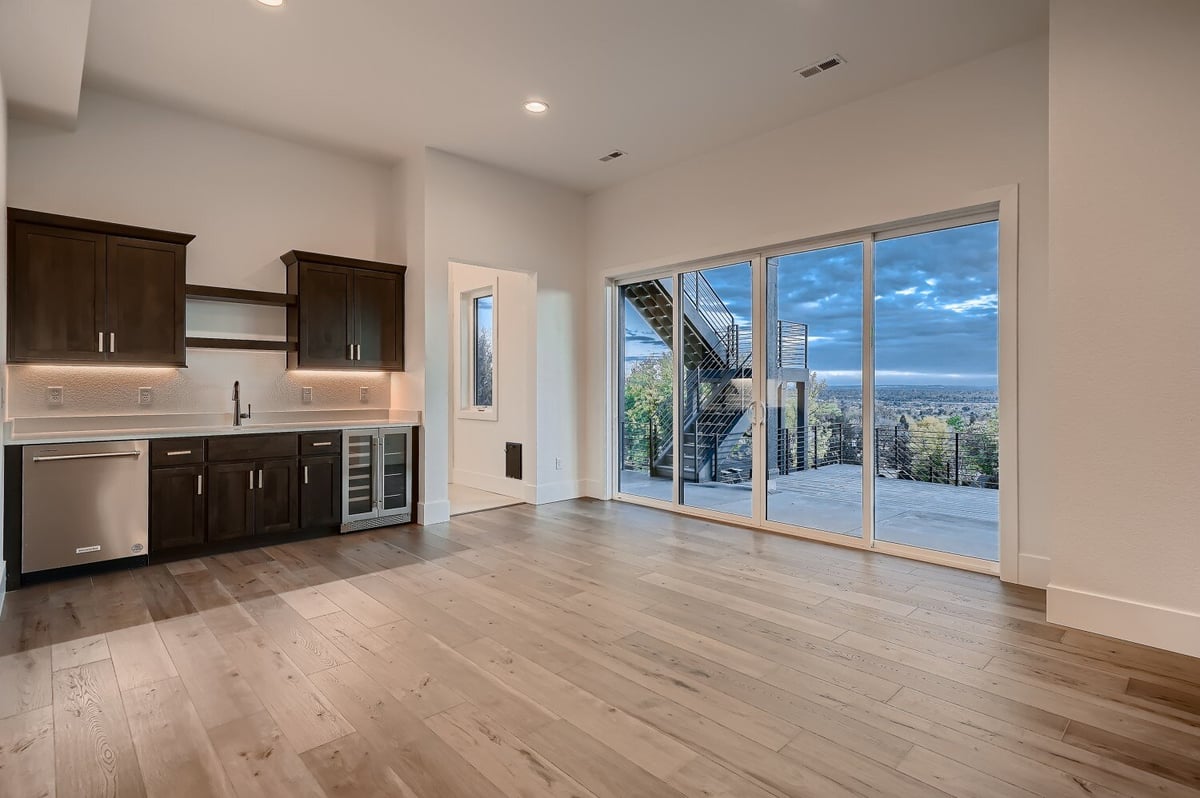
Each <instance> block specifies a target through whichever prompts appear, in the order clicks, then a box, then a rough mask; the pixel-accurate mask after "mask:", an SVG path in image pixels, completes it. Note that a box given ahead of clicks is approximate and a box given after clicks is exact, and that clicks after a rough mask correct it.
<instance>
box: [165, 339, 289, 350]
mask: <svg viewBox="0 0 1200 798" xmlns="http://www.w3.org/2000/svg"><path fill="white" fill-rule="evenodd" d="M187 345H188V348H189V349H245V350H251V351H255V352H295V351H296V344H295V343H294V342H292V341H265V340H262V339H259V338H192V337H189V338H188V339H187Z"/></svg>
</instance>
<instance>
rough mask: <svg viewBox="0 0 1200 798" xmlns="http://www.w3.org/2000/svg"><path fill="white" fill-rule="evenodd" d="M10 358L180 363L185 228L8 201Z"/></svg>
mask: <svg viewBox="0 0 1200 798" xmlns="http://www.w3.org/2000/svg"><path fill="white" fill-rule="evenodd" d="M8 219H9V222H10V225H9V242H8V246H9V260H8V281H9V283H8V284H9V291H8V360H9V362H12V363H123V364H127V365H155V366H162V365H166V366H184V365H186V352H185V348H184V347H185V319H184V313H185V283H186V280H185V273H186V246H187V243H188V242H189V241H191V240H192V238H193V236H191V235H188V234H186V233H171V232H167V231H163V230H151V229H149V228H144V227H132V226H128V225H118V224H113V223H110V222H97V221H92V220H89V219H77V218H74V217H69V216H58V215H55V214H48V213H38V212H36V211H26V210H21V209H19V208H9V209H8Z"/></svg>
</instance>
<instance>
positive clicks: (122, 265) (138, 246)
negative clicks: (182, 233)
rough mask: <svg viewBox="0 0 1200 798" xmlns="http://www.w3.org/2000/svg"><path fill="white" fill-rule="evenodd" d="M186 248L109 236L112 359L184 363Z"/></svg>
mask: <svg viewBox="0 0 1200 798" xmlns="http://www.w3.org/2000/svg"><path fill="white" fill-rule="evenodd" d="M186 282H187V274H186V268H185V260H184V247H183V246H181V245H179V244H166V243H163V242H161V241H145V240H141V239H136V238H122V237H117V236H109V239H108V313H107V316H108V333H109V340H108V344H109V346H108V359H109V361H110V362H119V363H169V364H174V365H180V366H182V365H184V364H185V363H186V362H187V352H186V351H185V349H184V340H185V337H186V335H185V323H184V322H185V316H184V314H185V312H186V309H185V301H184V286H185V284H186Z"/></svg>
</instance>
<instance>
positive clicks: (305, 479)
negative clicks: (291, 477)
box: [304, 466, 308, 485]
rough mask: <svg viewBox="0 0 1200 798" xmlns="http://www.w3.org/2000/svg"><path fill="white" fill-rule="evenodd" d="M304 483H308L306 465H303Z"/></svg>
mask: <svg viewBox="0 0 1200 798" xmlns="http://www.w3.org/2000/svg"><path fill="white" fill-rule="evenodd" d="M304 484H305V485H307V484H308V466H305V467H304Z"/></svg>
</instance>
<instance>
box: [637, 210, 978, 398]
mask: <svg viewBox="0 0 1200 798" xmlns="http://www.w3.org/2000/svg"><path fill="white" fill-rule="evenodd" d="M997 247H998V224H997V223H996V222H985V223H982V224H974V225H968V226H964V227H956V228H950V229H945V230H937V231H934V232H930V233H922V234H919V235H912V236H905V237H902V238H894V239H890V240H886V241H880V242H878V243H877V244H876V245H875V343H876V349H875V367H876V370H877V376H876V381H877V383H878V384H881V385H923V384H925V385H964V386H965V385H970V386H993V387H994V386H995V384H996V370H997V356H996V337H997V316H996V296H997V285H996V279H997V267H996V264H997ZM773 262H775V263H777V264H778V287H779V317H780V318H781V319H787V320H790V321H800V322H804V323H806V324H808V333H809V367H810V368H811V369H813V370H815V371H817V372H818V375H819V376H820V377H821V378H822V379H825V380H827V381H828V382H829V383H830V384H831V385H833V384H842V385H857V384H859V383H861V378H860V372H861V351H862V340H861V336H862V332H861V325H862V321H861V315H862V245H861V244H857V243H856V244H848V245H844V246H840V247H831V248H828V249H822V250H816V251H811V252H805V253H800V254H797V255H787V256H784V257H781V258H778V259H774V260H773ZM705 277H707V278H708V280H709V282H710V283H711V284H712V286H713V288H714V290H716V292H717V293H718V294H719V295H720V296H721V298H722V299H723V300H724V302H725V304H726V305H727V306H728V307H729V309H730V310H731V311H732V312H733V314H734V315H735V316H736V317H738V321H739V323H740V324H749V317H750V304H751V291H752V288H751V279H750V265H749V264H748V263H745V264H737V265H733V266H728V267H723V268H719V269H710V270H708V271H706V272H705ZM625 315H626V336H627V337H626V359H627V360H629V359H634V358H639V357H644V356H646V355H650V354H655V353H657V352H663V351H666V347H665V346H663V345H662V343H661V341H659V340H658V338H657V336H655V335H654V334H653V332H651V330H650V329H649V328H648V327H647V326H646V324H645V323H644V322H643V321H642V320H641V318H640V317H639V316H638V315H637V313H635V312H629V313H626V314H625Z"/></svg>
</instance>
